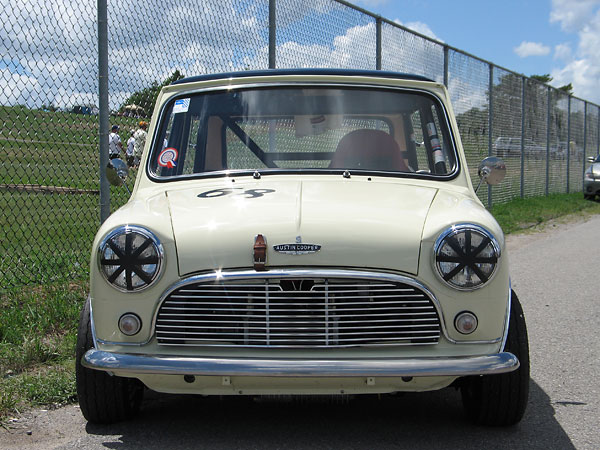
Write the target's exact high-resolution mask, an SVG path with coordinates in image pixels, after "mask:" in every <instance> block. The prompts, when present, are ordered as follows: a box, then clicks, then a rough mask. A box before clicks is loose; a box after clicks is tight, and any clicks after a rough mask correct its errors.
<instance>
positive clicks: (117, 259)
mask: <svg viewBox="0 0 600 450" xmlns="http://www.w3.org/2000/svg"><path fill="white" fill-rule="evenodd" d="M163 260H164V250H163V246H162V244H161V243H160V241H159V240H158V238H157V237H156V236H155V235H154V233H152V232H151V231H149V230H147V229H146V228H143V227H140V226H135V225H125V226H121V227H118V228H115V229H114V230H113V231H111V232H110V233H109V234H108V235H106V237H105V238H104V239H103V240H102V242H101V243H100V246H99V247H98V267H99V269H100V273H102V275H103V276H104V279H105V280H106V281H107V282H108V283H109V284H110V285H111V286H112V287H114V288H115V289H117V290H119V291H121V292H137V291H141V290H143V289H146V288H147V287H149V286H150V285H152V284H153V283H154V282H155V281H156V280H157V279H158V278H159V276H160V274H161V268H162V265H163Z"/></svg>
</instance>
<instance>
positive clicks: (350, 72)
mask: <svg viewBox="0 0 600 450" xmlns="http://www.w3.org/2000/svg"><path fill="white" fill-rule="evenodd" d="M275 75H345V76H362V77H379V78H395V79H398V80H417V81H431V82H433V80H431V79H429V78H426V77H423V76H421V75H413V74H408V73H399V72H387V71H382V70H354V69H267V70H245V71H241V72H227V73H213V74H207V75H197V76H194V77H188V78H182V79H181V80H177V81H174V82H173V83H171V84H182V83H192V82H194V81H210V80H220V79H227V78H245V77H265V76H275Z"/></svg>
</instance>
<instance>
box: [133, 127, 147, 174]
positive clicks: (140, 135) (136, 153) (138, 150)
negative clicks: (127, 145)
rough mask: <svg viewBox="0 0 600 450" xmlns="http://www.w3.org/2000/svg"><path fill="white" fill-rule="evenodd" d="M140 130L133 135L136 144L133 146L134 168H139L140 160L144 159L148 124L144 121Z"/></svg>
mask: <svg viewBox="0 0 600 450" xmlns="http://www.w3.org/2000/svg"><path fill="white" fill-rule="evenodd" d="M139 127H140V128H139V129H138V130H137V131H136V132H135V134H134V135H133V138H134V144H133V159H134V166H135V167H137V166H138V165H139V164H140V158H141V157H142V152H143V151H144V146H145V145H146V135H147V134H148V133H147V132H146V128H148V122H144V121H143V120H142V121H141V122H140V123H139Z"/></svg>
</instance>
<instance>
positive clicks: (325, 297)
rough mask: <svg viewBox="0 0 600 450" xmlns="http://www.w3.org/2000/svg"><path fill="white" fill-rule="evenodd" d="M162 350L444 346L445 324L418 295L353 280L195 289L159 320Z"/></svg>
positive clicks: (170, 301) (402, 287)
mask: <svg viewBox="0 0 600 450" xmlns="http://www.w3.org/2000/svg"><path fill="white" fill-rule="evenodd" d="M155 325H156V337H157V340H158V343H159V344H160V345H174V346H226V347H232V346H233V347H235V346H240V347H311V348H316V347H328V348H330V347H352V346H370V345H427V344H436V343H437V342H438V340H439V337H440V319H439V316H438V312H437V310H436V308H435V306H434V304H433V302H432V300H431V298H430V297H429V296H428V295H427V294H426V293H425V292H424V291H423V290H421V289H419V288H418V287H415V286H412V285H409V284H406V283H401V282H390V281H388V280H381V281H380V280H362V279H346V278H322V279H307V278H298V279H269V278H261V279H258V280H257V279H246V280H235V281H211V282H208V283H203V282H194V283H190V284H186V285H184V286H182V287H179V288H177V289H176V290H174V291H173V292H171V293H170V294H169V295H168V296H167V297H166V298H165V300H164V301H163V302H162V304H161V306H160V309H159V311H158V314H157V318H156V324H155Z"/></svg>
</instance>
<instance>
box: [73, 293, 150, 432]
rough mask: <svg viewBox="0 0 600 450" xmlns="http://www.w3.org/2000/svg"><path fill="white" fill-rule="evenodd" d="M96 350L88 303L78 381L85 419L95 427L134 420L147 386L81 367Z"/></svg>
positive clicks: (78, 353) (77, 364) (80, 331)
mask: <svg viewBox="0 0 600 450" xmlns="http://www.w3.org/2000/svg"><path fill="white" fill-rule="evenodd" d="M93 347H94V342H93V338H92V329H91V324H90V305H89V301H87V302H86V303H85V306H84V307H83V310H82V311H81V317H80V319H79V329H78V330H77V351H76V362H75V379H76V385H77V397H78V398H79V406H80V407H81V412H82V413H83V417H85V418H86V419H87V420H88V422H92V423H104V424H107V423H114V422H119V421H121V420H125V419H129V418H131V417H133V416H134V415H135V414H136V413H137V412H138V411H139V410H140V406H141V404H142V398H143V395H144V385H143V384H142V383H141V382H140V381H139V380H137V379H134V378H123V377H117V376H112V375H109V374H108V373H106V372H103V371H99V370H93V369H88V368H86V367H83V366H82V365H81V358H82V357H83V355H84V354H85V352H87V351H88V350H89V349H91V348H93Z"/></svg>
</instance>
